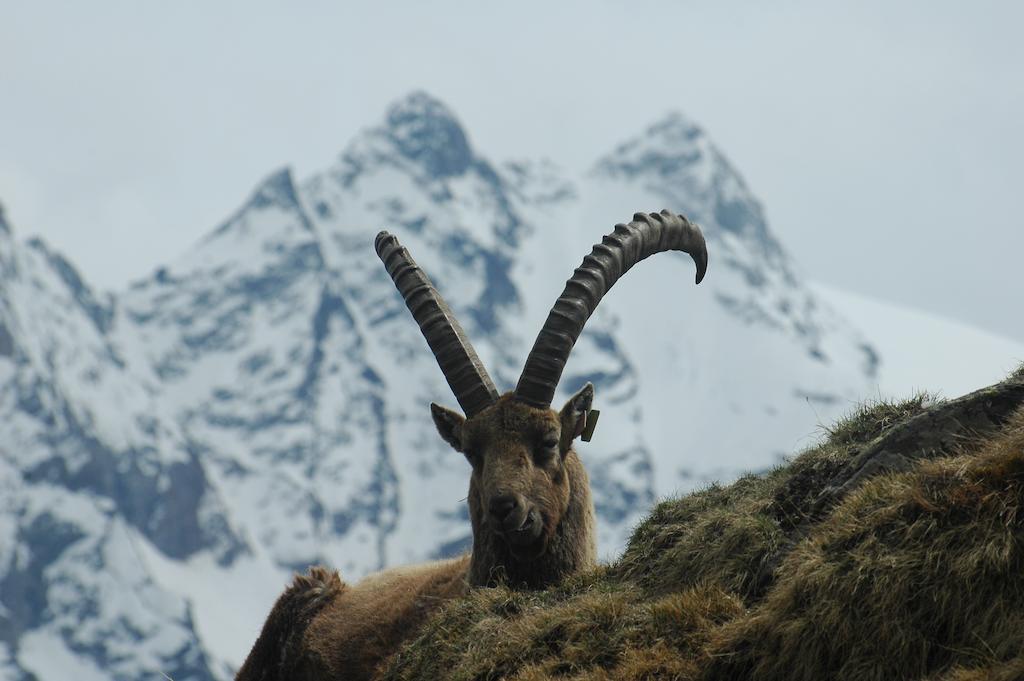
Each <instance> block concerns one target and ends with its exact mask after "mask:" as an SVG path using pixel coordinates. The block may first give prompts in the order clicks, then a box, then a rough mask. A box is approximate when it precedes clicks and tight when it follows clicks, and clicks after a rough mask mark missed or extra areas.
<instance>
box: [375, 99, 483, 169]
mask: <svg viewBox="0 0 1024 681" xmlns="http://www.w3.org/2000/svg"><path fill="white" fill-rule="evenodd" d="M386 132H387V134H388V136H389V137H391V139H392V140H393V141H394V143H395V145H396V146H397V147H398V149H399V151H401V153H402V154H403V155H404V156H406V157H407V158H409V159H412V160H414V161H416V162H418V163H420V164H421V165H422V166H423V167H424V169H425V170H426V171H427V172H428V173H429V174H430V175H432V176H434V177H454V176H457V175H461V174H462V173H464V172H465V171H466V170H467V169H468V168H469V166H470V165H471V164H472V162H473V150H472V149H471V148H470V146H469V140H468V138H467V137H466V131H465V130H464V129H463V127H462V124H460V123H459V121H458V119H457V118H456V117H455V115H454V114H453V113H452V112H451V110H450V109H449V108H448V107H447V106H445V105H444V103H443V102H441V101H440V100H438V99H437V98H435V97H433V96H431V95H429V94H427V93H426V92H422V91H416V92H413V93H411V94H409V95H407V96H406V97H404V98H402V99H400V100H398V101H397V102H395V103H394V104H392V105H391V107H390V108H389V109H388V112H387V125H386Z"/></svg>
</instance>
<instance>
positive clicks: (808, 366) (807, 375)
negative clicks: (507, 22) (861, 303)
mask: <svg viewBox="0 0 1024 681" xmlns="http://www.w3.org/2000/svg"><path fill="white" fill-rule="evenodd" d="M661 208H669V209H670V210H674V211H677V212H682V213H685V214H686V215H688V216H689V217H691V218H692V219H694V220H696V221H697V222H698V223H700V224H701V225H702V227H703V228H704V231H705V234H706V236H707V239H708V248H709V252H710V266H709V271H708V276H707V278H706V280H705V282H704V283H703V284H701V286H700V287H696V288H695V287H694V286H693V284H692V281H693V263H692V262H691V261H690V259H689V258H688V257H687V256H685V255H682V254H675V253H673V254H665V255H660V256H657V257H655V258H653V259H651V260H650V261H647V262H645V263H643V264H642V265H640V266H638V267H637V268H636V269H635V270H634V271H633V272H631V273H630V274H629V276H627V277H626V278H625V279H624V280H623V281H622V282H620V283H619V284H618V286H617V287H616V289H615V290H614V291H612V292H611V293H610V294H609V295H608V296H607V297H606V300H605V301H604V303H603V304H602V306H601V308H599V310H598V312H597V313H596V314H595V315H594V317H593V318H592V319H591V321H590V323H589V324H588V326H587V329H586V331H585V332H584V334H583V336H582V337H581V338H580V340H579V342H578V344H577V347H576V349H575V351H574V353H573V356H572V358H571V360H570V362H569V364H568V366H567V368H566V371H565V374H564V376H563V380H562V385H561V386H560V394H559V396H558V397H556V401H557V400H561V399H564V398H565V397H567V396H568V395H569V394H570V393H571V392H572V391H574V390H576V389H577V388H579V387H580V386H581V385H582V384H583V383H584V382H585V381H588V380H589V381H593V382H594V383H595V385H596V387H597V403H596V406H597V407H598V408H600V409H601V410H602V417H601V424H600V427H599V428H598V430H597V433H596V436H595V439H594V441H593V442H591V443H587V444H581V445H580V446H579V449H580V452H581V454H582V456H583V459H584V461H585V463H586V465H587V467H588V470H589V472H590V476H591V479H592V482H593V487H594V492H595V499H596V502H597V509H598V516H599V524H600V545H601V548H602V552H603V553H604V554H605V555H611V554H613V553H614V552H615V551H617V550H618V549H619V548H620V547H621V546H622V545H623V543H624V541H625V539H626V537H627V536H628V533H629V531H630V529H631V527H632V525H633V523H635V522H636V520H637V519H638V518H639V517H640V516H641V515H642V514H643V513H645V512H646V511H647V510H648V508H649V507H650V505H651V503H652V502H653V501H654V500H655V499H656V498H657V497H659V496H662V495H666V494H670V493H673V492H677V491H683V490H686V489H689V488H691V487H693V486H694V485H696V484H702V483H704V482H705V481H708V480H712V479H718V478H722V479H724V478H730V477H733V476H735V475H736V474H737V473H739V472H741V471H743V470H750V469H761V468H765V467H767V466H768V465H770V464H772V463H773V462H774V461H775V460H776V458H777V457H779V456H780V455H783V454H785V453H789V452H792V451H793V450H794V449H796V448H799V447H801V446H802V445H803V444H806V442H807V438H808V437H809V436H810V435H812V434H813V432H814V430H815V427H816V424H817V423H820V422H828V421H830V420H831V419H833V418H834V417H835V416H836V415H837V414H838V413H839V412H842V411H845V410H846V409H848V408H849V406H850V404H851V403H852V402H854V401H855V400H857V399H860V398H861V397H862V396H864V395H865V394H866V392H867V390H868V388H869V387H870V386H871V385H872V381H873V379H874V375H875V372H876V370H877V365H878V356H877V354H876V352H875V351H874V350H873V349H872V348H871V346H870V345H869V344H868V343H867V342H866V341H865V340H864V339H863V338H862V337H861V336H860V335H859V334H858V333H857V332H856V331H855V330H854V329H853V328H851V327H850V326H849V325H848V324H847V323H846V322H844V321H843V320H842V319H841V318H840V317H838V316H837V315H835V314H834V313H833V312H832V311H831V310H830V309H829V308H828V307H827V306H825V305H823V304H821V302H820V301H819V299H818V297H817V296H816V295H815V293H814V292H812V291H811V290H810V289H808V288H807V287H806V286H805V284H804V283H803V282H802V281H801V280H800V278H799V276H798V275H797V274H796V273H795V268H794V265H793V264H792V263H791V262H790V260H789V259H788V257H787V255H786V253H785V251H784V249H783V248H782V246H781V245H780V244H779V243H778V242H777V241H776V239H775V238H774V236H773V235H772V234H771V232H770V231H769V229H768V226H767V223H766V222H765V219H764V216H763V213H762V210H761V206H760V204H759V203H758V202H757V200H756V199H755V198H754V197H753V195H752V194H751V192H750V191H749V190H748V189H747V187H746V185H745V184H744V182H743V180H742V178H741V177H740V175H739V174H738V173H737V172H736V171H735V170H734V169H733V168H732V167H731V166H730V165H729V163H728V162H727V161H726V159H725V157H724V156H723V155H722V153H721V152H720V151H719V150H717V149H716V148H715V146H714V145H713V144H712V142H711V141H710V139H709V138H708V136H707V135H706V134H705V133H704V132H703V131H702V130H701V129H700V128H699V127H698V126H696V125H695V124H693V123H691V122H689V121H688V120H686V119H685V118H683V117H682V116H679V115H675V114H673V115H670V116H668V117H666V118H663V119H661V120H660V121H658V122H656V123H655V124H653V125H652V126H651V127H649V128H648V129H647V130H645V131H643V132H641V133H639V134H637V135H636V136H634V137H632V138H631V139H629V140H627V141H625V142H624V143H622V144H621V145H620V146H618V147H616V148H615V149H613V150H612V151H611V152H610V153H608V154H607V155H605V156H603V157H602V158H600V159H598V160H597V162H596V163H595V165H594V166H593V169H592V171H591V172H589V173H588V174H586V175H585V176H582V177H571V176H569V175H568V174H567V173H565V172H564V171H562V170H560V169H559V168H558V167H557V166H555V165H554V164H552V163H551V162H549V161H544V160H518V161H513V162H505V163H502V164H496V163H494V162H492V161H490V160H488V159H487V158H486V156H485V155H484V154H483V153H481V152H480V151H478V150H476V149H474V148H473V146H472V145H471V144H470V142H469V139H468V137H467V134H466V131H465V130H464V129H463V128H462V126H461V125H460V123H459V122H458V121H457V119H456V118H455V116H454V115H453V114H452V113H451V112H450V111H449V110H448V109H447V108H446V107H445V106H444V105H443V104H442V103H440V102H438V101H436V100H435V99H433V98H431V97H430V96H428V95H426V94H423V93H415V94H412V95H410V96H408V97H406V98H404V99H403V100H401V101H399V102H397V103H395V104H394V105H393V106H392V107H391V108H390V109H389V111H388V112H387V114H386V117H385V120H384V121H383V122H381V123H380V124H378V125H376V126H374V127H371V128H369V129H367V130H364V131H363V132H361V133H359V134H358V135H357V136H356V137H355V138H354V139H353V140H352V141H351V142H350V144H349V145H348V146H347V147H346V149H345V150H344V151H343V153H341V154H340V155H339V157H338V159H337V161H336V163H334V164H333V165H332V166H331V167H330V168H327V169H326V170H324V171H323V172H321V173H318V174H315V175H313V176H312V177H309V178H305V179H302V180H301V181H298V182H297V181H296V180H295V178H293V177H292V174H291V173H290V171H288V170H287V169H284V170H279V171H277V172H274V173H273V174H271V175H270V176H269V177H268V178H267V179H266V180H264V181H263V182H262V183H261V184H260V185H259V186H258V187H257V188H256V189H255V191H254V192H253V194H252V196H251V197H250V198H249V199H248V200H247V201H246V202H245V203H244V204H243V205H242V207H241V208H240V209H239V210H238V211H237V212H236V213H235V214H234V215H233V216H232V217H230V218H229V219H228V220H227V221H226V222H224V223H223V224H222V225H221V226H220V227H218V228H216V229H215V230H213V231H212V232H211V233H210V234H209V235H208V236H207V237H206V238H205V239H203V240H202V241H201V242H199V243H197V244H196V245H195V246H194V247H193V248H192V249H191V250H190V251H188V252H187V253H184V254H182V255H180V256H179V257H177V258H176V259H174V260H173V261H171V262H169V263H168V264H167V265H166V266H164V267H161V268H159V269H158V270H157V271H156V272H154V273H153V275H152V276H150V277H149V278H148V279H145V280H143V281H139V282H137V283H135V284H134V285H132V286H131V287H130V288H129V289H128V290H125V291H121V292H117V293H116V294H101V293H99V292H96V291H94V290H93V289H91V288H90V287H89V285H88V284H87V283H86V282H84V281H83V280H82V278H81V277H80V276H79V275H78V274H77V272H76V270H75V269H74V267H73V265H72V264H71V263H69V262H67V261H66V260H65V259H63V258H62V257H61V256H60V255H58V254H56V253H54V252H52V251H51V250H50V249H48V248H47V247H46V246H45V244H43V243H41V242H38V241H30V242H27V243H25V242H21V241H19V240H17V238H16V237H15V235H14V234H13V232H12V228H11V227H10V226H9V225H8V224H7V223H6V222H4V221H3V220H2V217H0V487H2V490H3V492H2V494H0V678H5V679H6V678H11V679H32V678H36V679H40V680H49V679H65V678H70V677H69V674H70V673H71V671H70V670H74V671H73V675H74V677H75V678H79V679H92V678H97V679H100V678H115V679H137V678H160V674H166V675H167V676H169V677H171V678H173V679H175V681H186V680H187V679H206V678H213V679H227V678H230V676H231V674H232V672H233V670H234V668H235V667H237V665H238V664H240V662H241V660H242V659H243V658H244V656H245V655H246V653H247V652H248V647H249V646H250V645H251V643H252V641H253V640H255V637H256V634H257V632H258V630H259V627H260V625H261V624H262V618H263V616H264V615H265V614H266V612H267V611H268V610H269V607H270V605H271V603H272V602H273V600H274V598H275V597H276V596H277V593H278V592H279V591H280V589H281V588H282V587H283V585H284V583H285V581H286V579H287V578H288V575H289V573H290V572H291V571H292V570H299V569H304V568H305V566H306V565H308V564H310V563H317V562H323V563H327V564H330V565H333V566H336V567H338V568H340V569H341V570H342V572H343V575H344V576H345V577H346V578H348V579H354V578H357V577H359V576H360V575H362V574H365V573H366V572H368V571H371V570H374V569H377V568H379V567H381V566H384V565H391V564H398V563H404V562H409V561H416V560H422V559H425V558H429V557H432V556H442V555H450V554H452V553H456V552H460V551H464V550H467V549H468V547H469V545H470V535H469V523H468V518H467V515H466V509H465V504H464V501H463V499H464V496H465V490H466V487H467V484H468V465H467V464H466V463H465V461H464V460H463V458H462V457H461V456H460V455H458V454H456V453H455V452H452V451H451V450H450V449H449V448H448V447H447V445H445V444H444V443H443V442H442V441H441V440H440V438H439V437H437V435H436V433H435V432H434V430H433V425H432V423H431V420H430V418H429V414H428V410H427V405H428V404H429V403H430V402H431V401H438V402H441V403H446V404H449V405H453V406H454V405H455V400H454V398H453V396H451V394H450V392H449V390H448V388H447V385H446V383H445V382H444V379H443V377H442V375H441V372H440V370H439V369H438V368H437V366H436V364H435V363H434V360H433V357H432V356H431V355H430V353H429V351H428V349H427V347H426V343H425V342H424V340H423V339H422V337H421V336H420V333H419V330H418V329H417V327H416V325H415V324H414V323H413V322H412V320H411V319H410V318H409V315H408V312H407V311H406V309H405V307H404V304H403V303H402V301H401V299H400V298H399V297H398V295H397V293H396V292H395V291H394V287H393V285H392V284H391V281H390V279H388V277H387V275H386V273H385V272H384V269H383V267H382V266H381V264H380V262H379V261H378V260H377V258H376V256H375V254H374V252H373V246H372V243H373V237H374V235H375V234H376V232H377V231H378V230H379V229H381V228H387V229H389V230H391V231H392V232H394V233H395V234H396V235H398V236H399V238H400V239H401V240H402V242H403V243H404V244H405V245H407V246H408V247H409V249H410V251H411V252H412V253H413V254H414V256H415V257H416V259H417V261H418V262H419V264H420V265H421V266H423V267H424V269H426V270H427V271H428V272H429V273H430V275H431V277H432V278H433V280H434V282H435V284H437V286H438V288H439V289H440V290H441V291H442V293H443V294H444V295H445V297H446V298H447V299H448V301H449V303H450V304H451V306H452V308H453V309H454V310H455V312H456V314H457V315H458V317H459V319H460V320H461V322H462V324H463V326H464V327H465V329H466V331H467V332H468V334H469V335H470V337H471V338H472V340H473V343H474V345H475V347H476V349H477V351H478V353H479V354H480V356H481V358H482V359H483V360H484V362H485V363H486V365H487V367H488V370H489V372H490V374H491V376H492V377H493V378H494V380H495V381H496V382H497V383H498V385H499V388H500V389H503V390H504V389H511V388H512V387H513V386H514V384H515V381H516V379H517V377H518V374H519V371H520V369H521V366H522V362H523V360H524V359H525V357H526V354H527V351H528V350H529V347H530V345H531V343H532V341H533V339H534V337H535V335H536V333H537V332H538V331H539V329H540V325H541V323H542V321H543V319H544V317H545V316H546V314H547V311H548V309H549V307H550V305H551V304H552V303H553V302H554V300H555V297H556V296H557V295H558V293H559V292H560V291H561V288H562V285H563V282H564V281H565V279H566V278H567V277H568V276H569V275H570V274H571V272H572V269H573V268H574V267H575V266H576V265H578V264H579V261H580V260H581V259H582V257H583V255H584V254H585V253H587V252H589V249H590V246H591V244H593V243H594V242H596V241H598V240H599V239H600V237H601V236H602V235H603V234H605V233H607V232H608V231H610V229H611V228H612V226H613V224H614V223H616V222H622V221H628V220H629V219H630V217H631V215H632V214H633V212H635V211H638V210H645V211H653V210H659V209H661Z"/></svg>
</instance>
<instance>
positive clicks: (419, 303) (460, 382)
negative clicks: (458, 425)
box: [374, 231, 498, 416]
mask: <svg viewBox="0 0 1024 681" xmlns="http://www.w3.org/2000/svg"><path fill="white" fill-rule="evenodd" d="M374 250H376V251H377V256H378V257H379V258H380V259H381V262H383V263H384V268H385V269H386V270H387V272H388V275H389V276H390V277H391V280H392V281H393V282H394V284H395V288H397V289H398V292H399V293H400V294H401V295H402V299H403V300H404V301H405V305H406V307H408V308H409V312H411V313H412V316H413V319H415V320H416V324H417V325H418V326H419V327H420V332H421V333H422V334H423V337H424V338H425V339H426V341H427V345H428V346H430V350H431V352H433V353H434V358H435V359H436V360H437V363H438V366H440V367H441V372H442V373H443V374H444V378H445V380H446V381H448V385H449V386H450V387H451V389H452V392H453V393H455V399H456V400H458V402H459V405H460V406H461V407H462V410H463V411H464V412H465V414H466V416H473V415H474V414H477V413H478V412H480V411H481V410H483V409H484V408H486V407H488V406H489V405H491V404H493V403H494V402H495V401H496V400H497V399H498V390H497V389H496V388H495V387H494V382H493V381H491V378H490V376H488V374H487V370H486V369H485V368H484V365H483V362H481V361H480V358H479V357H478V356H477V354H476V351H475V350H473V346H472V344H470V342H469V338H468V337H467V336H466V332H465V331H463V330H462V327H461V326H460V325H459V322H458V320H457V319H455V315H454V314H453V313H452V311H451V308H449V307H448V304H447V303H446V302H445V300H444V298H442V297H441V294H440V293H439V292H438V290H437V289H436V288H435V287H434V285H433V283H431V281H430V278H429V277H428V276H427V274H426V272H424V271H423V270H422V269H421V268H420V267H419V266H418V265H417V264H416V261H415V260H413V259H412V256H411V255H409V251H408V249H406V248H405V247H404V246H402V245H401V244H400V243H399V242H398V239H397V238H396V237H395V236H394V235H392V234H389V233H388V232H387V231H382V232H380V233H379V234H378V235H377V238H376V239H375V240H374Z"/></svg>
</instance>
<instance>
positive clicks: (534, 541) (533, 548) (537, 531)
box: [502, 510, 544, 557]
mask: <svg viewBox="0 0 1024 681" xmlns="http://www.w3.org/2000/svg"><path fill="white" fill-rule="evenodd" d="M543 531H544V523H543V522H541V517H540V514H539V513H538V512H537V511H536V510H531V511H530V512H529V513H527V514H526V517H525V518H523V522H522V523H521V524H520V525H519V527H517V528H515V529H513V530H506V531H505V532H503V533H502V534H503V535H504V537H505V541H506V542H508V545H509V548H510V549H512V552H513V554H517V555H518V554H519V553H526V554H529V555H530V557H534V556H535V555H539V553H541V552H543V545H544V542H542V541H540V540H541V538H542V537H541V535H542V533H543ZM538 549H539V550H538Z"/></svg>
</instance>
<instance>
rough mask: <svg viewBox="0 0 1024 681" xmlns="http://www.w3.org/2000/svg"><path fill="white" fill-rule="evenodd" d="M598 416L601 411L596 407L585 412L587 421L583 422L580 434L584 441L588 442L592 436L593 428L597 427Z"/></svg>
mask: <svg viewBox="0 0 1024 681" xmlns="http://www.w3.org/2000/svg"><path fill="white" fill-rule="evenodd" d="M600 416H601V412H599V411H598V410H597V409H591V410H590V411H588V412H587V422H586V423H584V424H583V433H581V434H580V437H581V438H583V441H584V442H590V438H592V437H594V429H595V428H597V419H598V418H599V417H600Z"/></svg>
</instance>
